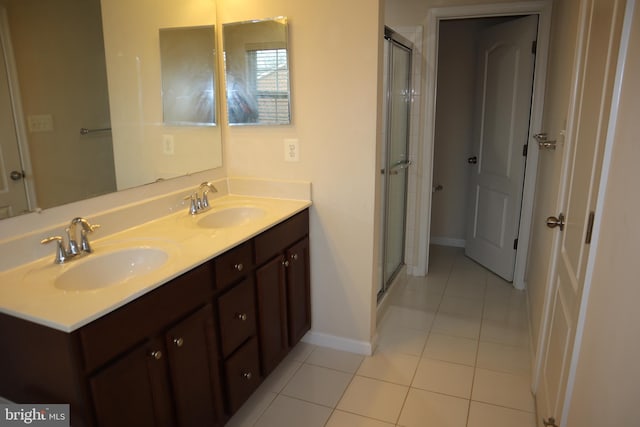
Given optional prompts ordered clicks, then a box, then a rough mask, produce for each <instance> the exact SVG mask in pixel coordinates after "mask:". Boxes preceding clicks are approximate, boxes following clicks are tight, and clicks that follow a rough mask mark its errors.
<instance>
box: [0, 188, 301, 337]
mask: <svg viewBox="0 0 640 427" xmlns="http://www.w3.org/2000/svg"><path fill="white" fill-rule="evenodd" d="M310 205H311V202H310V201H309V200H288V199H276V198H266V197H253V196H239V195H225V196H223V197H219V198H216V199H215V200H213V201H212V208H211V210H210V211H207V212H203V213H201V214H198V215H195V216H189V215H188V213H187V211H186V209H182V210H180V211H179V212H176V213H172V214H170V215H167V216H165V217H162V218H159V219H156V220H153V221H150V222H146V223H144V224H141V225H138V226H135V227H132V228H128V229H126V230H123V231H120V232H118V233H115V234H110V235H108V236H107V237H104V238H100V233H101V231H102V229H99V230H97V231H96V232H95V233H94V234H93V235H92V236H91V237H92V239H90V240H91V244H92V247H93V249H94V253H93V254H90V255H87V256H85V257H83V258H80V259H73V260H70V261H68V262H66V263H65V264H62V265H58V264H54V263H53V259H54V246H51V248H50V249H51V254H50V256H47V257H46V258H42V259H38V260H36V261H33V262H30V263H27V264H23V265H20V266H17V267H15V268H12V269H9V270H5V271H0V312H2V313H5V314H9V315H12V316H15V317H19V318H22V319H25V320H29V321H33V322H35V323H39V324H41V325H45V326H49V327H52V328H55V329H59V330H61V331H64V332H72V331H74V330H76V329H78V328H80V327H82V326H84V325H86V324H88V323H90V322H91V321H93V320H95V319H97V318H99V317H101V316H103V315H105V314H107V313H109V312H111V311H113V310H115V309H117V308H119V307H121V306H123V305H125V304H126V303H128V302H130V301H132V300H134V299H135V298H137V297H139V296H141V295H143V294H145V293H147V292H149V291H151V290H153V289H155V288H157V287H158V286H161V285H162V284H164V283H166V282H168V281H169V280H171V279H173V278H175V277H177V276H179V275H181V274H183V273H185V272H187V271H189V270H191V269H193V268H194V267H197V266H198V265H200V264H202V263H204V262H205V261H207V260H210V259H212V258H214V257H216V256H217V255H220V254H221V253H223V252H226V251H227V250H229V249H231V248H233V247H234V246H237V245H238V244H240V243H242V242H244V241H247V240H249V239H251V238H252V237H254V236H256V235H258V234H260V233H261V232H263V231H265V230H267V229H268V228H271V227H272V226H273V225H275V224H277V223H279V222H282V221H283V220H285V219H287V218H289V217H291V216H293V215H295V214H296V213H298V212H300V211H302V210H304V209H306V208H307V207H309V206H310ZM230 206H256V207H259V208H261V209H262V210H264V212H265V215H264V216H262V217H260V218H256V219H252V220H251V221H249V222H248V223H247V224H243V225H239V226H235V227H226V228H202V227H200V226H198V225H197V224H196V221H198V220H199V219H200V218H201V216H204V215H207V214H208V213H209V212H212V211H215V210H217V209H223V208H225V207H230ZM104 227H105V225H104V224H103V228H104ZM105 234H108V233H105ZM132 247H136V248H140V247H151V248H159V249H161V250H162V251H164V252H165V253H167V254H168V259H167V261H166V262H165V263H164V264H163V265H162V266H161V267H159V268H157V269H155V270H153V271H151V272H147V273H144V274H141V275H138V276H136V277H134V278H131V279H129V280H126V281H124V282H122V283H118V284H115V285H111V286H108V287H104V288H101V289H95V290H82V291H68V290H62V289H58V288H57V287H56V286H55V285H54V283H53V282H54V279H55V278H56V277H58V276H59V275H60V274H61V273H63V272H64V271H66V270H68V269H72V268H74V265H77V264H78V263H82V262H85V261H86V260H89V259H90V258H91V257H98V256H100V255H101V254H105V253H107V252H109V251H115V250H118V249H122V248H132Z"/></svg>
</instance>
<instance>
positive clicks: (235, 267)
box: [233, 262, 244, 271]
mask: <svg viewBox="0 0 640 427" xmlns="http://www.w3.org/2000/svg"><path fill="white" fill-rule="evenodd" d="M243 268H244V265H242V263H241V262H239V263H237V264H235V265H234V266H233V269H234V270H236V271H242V269H243Z"/></svg>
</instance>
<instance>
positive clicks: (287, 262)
mask: <svg viewBox="0 0 640 427" xmlns="http://www.w3.org/2000/svg"><path fill="white" fill-rule="evenodd" d="M282 265H284V266H285V267H289V260H288V259H285V260H284V261H282Z"/></svg>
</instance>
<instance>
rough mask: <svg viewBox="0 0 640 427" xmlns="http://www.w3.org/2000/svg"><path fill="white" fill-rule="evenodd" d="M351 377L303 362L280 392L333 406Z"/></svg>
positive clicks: (351, 375) (350, 375)
mask: <svg viewBox="0 0 640 427" xmlns="http://www.w3.org/2000/svg"><path fill="white" fill-rule="evenodd" d="M352 377H353V374H347V373H345V372H340V371H336V370H334V369H328V368H323V367H321V366H313V365H307V364H303V365H302V367H300V369H298V371H297V372H296V374H295V375H294V376H293V378H291V380H290V381H289V383H288V384H287V386H286V387H285V388H284V390H282V394H284V395H286V396H289V397H295V398H297V399H301V400H305V401H307V402H312V403H317V404H319V405H324V406H329V407H331V408H334V407H335V406H336V405H337V403H338V400H340V398H341V397H342V394H343V393H344V391H345V389H346V388H347V386H348V385H349V382H350V381H351V378H352Z"/></svg>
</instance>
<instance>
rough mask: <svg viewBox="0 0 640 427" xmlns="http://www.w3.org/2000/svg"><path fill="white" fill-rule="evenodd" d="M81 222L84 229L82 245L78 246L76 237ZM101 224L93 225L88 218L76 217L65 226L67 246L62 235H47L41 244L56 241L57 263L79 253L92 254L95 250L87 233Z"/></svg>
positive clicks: (81, 232) (82, 231)
mask: <svg viewBox="0 0 640 427" xmlns="http://www.w3.org/2000/svg"><path fill="white" fill-rule="evenodd" d="M78 224H80V225H81V226H82V229H81V230H80V246H79V247H78V241H77V237H76V228H77V225H78ZM99 227H100V225H98V224H94V225H91V224H90V223H89V221H87V219H86V218H82V217H76V218H74V219H72V220H71V223H70V224H69V226H68V227H67V228H65V230H64V231H65V233H66V235H67V248H66V249H65V247H64V240H63V239H62V237H60V236H52V237H47V238H46V239H43V240H41V241H40V243H41V244H47V243H51V242H56V245H57V246H56V257H55V260H54V262H55V263H56V264H64V263H65V262H66V261H68V260H69V259H72V258H73V257H76V256H78V255H82V254H83V253H85V254H90V253H91V252H93V249H91V245H90V244H89V238H88V237H87V235H88V234H89V233H92V232H94V231H95V230H96V229H98V228H99Z"/></svg>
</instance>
